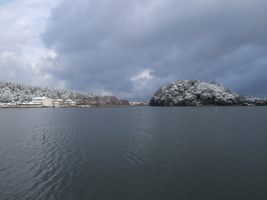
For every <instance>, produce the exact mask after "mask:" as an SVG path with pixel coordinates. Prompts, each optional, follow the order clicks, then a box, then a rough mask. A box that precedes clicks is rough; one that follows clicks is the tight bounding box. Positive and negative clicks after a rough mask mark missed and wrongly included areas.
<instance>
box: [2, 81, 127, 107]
mask: <svg viewBox="0 0 267 200" xmlns="http://www.w3.org/2000/svg"><path fill="white" fill-rule="evenodd" d="M34 97H49V98H52V99H62V100H64V101H65V100H67V99H71V100H73V101H77V102H78V103H79V104H97V105H129V102H128V101H127V100H125V99H118V98H117V97H115V96H106V95H104V96H102V95H95V94H93V93H87V92H81V91H74V90H66V89H54V88H47V87H40V86H32V85H24V84H20V83H13V82H4V81H0V102H2V103H11V102H21V103H22V102H30V101H31V100H32V98H34Z"/></svg>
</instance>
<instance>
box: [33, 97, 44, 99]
mask: <svg viewBox="0 0 267 200" xmlns="http://www.w3.org/2000/svg"><path fill="white" fill-rule="evenodd" d="M46 98H47V97H34V98H32V99H46Z"/></svg>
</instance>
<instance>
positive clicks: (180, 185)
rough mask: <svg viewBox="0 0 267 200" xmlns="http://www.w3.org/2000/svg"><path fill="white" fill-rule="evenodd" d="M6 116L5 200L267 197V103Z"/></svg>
mask: <svg viewBox="0 0 267 200" xmlns="http://www.w3.org/2000/svg"><path fill="white" fill-rule="evenodd" d="M0 117H1V118H0V131H1V132H0V199H1V200H4V199H8V200H10V199H11V200H12V199H34V200H36V199H42V200H43V199H44V200H46V199H51V200H52V199H60V200H61V199H62V200H67V199H75V200H79V199H109V200H110V199H123V200H124V199H153V200H156V199H186V200H191V199H242V200H244V199H267V107H250V108H249V109H248V107H218V110H217V112H215V108H214V107H203V108H202V107H199V108H193V107H176V108H171V107H123V108H62V109H60V108H58V109H0ZM43 134H45V140H43Z"/></svg>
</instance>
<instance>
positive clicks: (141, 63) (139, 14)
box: [41, 0, 267, 100]
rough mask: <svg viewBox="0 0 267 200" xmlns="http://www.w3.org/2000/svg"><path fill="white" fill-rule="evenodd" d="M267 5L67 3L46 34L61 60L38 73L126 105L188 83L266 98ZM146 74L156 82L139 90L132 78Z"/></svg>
mask: <svg viewBox="0 0 267 200" xmlns="http://www.w3.org/2000/svg"><path fill="white" fill-rule="evenodd" d="M266 7H267V2H266V1H262V0H255V1H250V0H243V1H239V0H235V1H223V2H222V1H218V0H215V1H214V0H213V1H211V0H201V1H182V0H180V1H175V0H167V1H156V0H146V1H133V0H131V1H127V2H126V1H119V0H98V1H78V2H77V1H73V0H66V1H62V2H61V3H60V4H59V5H58V6H57V7H56V8H55V9H54V10H53V11H52V13H51V17H50V18H49V19H48V20H47V26H46V29H45V31H44V33H43V34H42V39H43V41H44V44H45V45H46V47H47V48H50V49H54V50H55V51H56V53H57V54H58V57H56V58H55V59H54V60H53V61H51V62H52V63H53V66H54V67H53V68H49V69H47V68H42V69H41V70H42V73H49V74H51V75H52V76H54V78H55V79H58V80H65V81H66V82H67V84H68V87H72V89H78V90H90V91H92V90H96V89H99V90H104V91H110V92H112V93H114V94H123V93H127V94H132V98H131V99H129V100H148V99H149V97H150V96H151V95H152V94H153V93H154V92H155V90H156V89H157V88H158V87H160V86H161V85H162V84H167V83H169V82H172V81H174V80H178V79H189V78H190V79H191V78H195V79H200V80H203V81H211V80H217V81H220V82H222V83H223V84H224V85H226V86H228V87H231V88H233V89H236V90H235V91H236V92H237V93H239V92H242V93H244V94H246V95H250V94H257V95H266V93H264V91H265V90H264V89H262V88H265V89H266V87H265V86H264V85H266V83H267V80H265V79H263V78H262V74H263V73H265V72H266V70H265V68H266V65H267V61H266V55H265V52H266V48H267V36H266V32H267V21H266V19H267V13H266V9H265V8H266ZM257 63H258V64H257ZM146 69H150V70H151V72H150V74H151V75H152V76H153V78H152V79H147V80H146V82H147V84H145V85H143V87H141V85H140V87H137V86H136V83H135V82H134V81H132V79H131V78H132V77H136V76H137V75H138V74H140V73H142V71H144V70H146ZM249 72H251V73H249ZM265 74H266V73H265ZM234 80H236V81H238V84H237V83H236V81H234ZM256 80H257V81H256ZM259 81H260V83H261V84H260V85H259V83H258V82H259ZM247 85H250V87H247ZM119 97H121V98H124V97H123V96H119Z"/></svg>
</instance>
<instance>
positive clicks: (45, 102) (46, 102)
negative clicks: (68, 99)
mask: <svg viewBox="0 0 267 200" xmlns="http://www.w3.org/2000/svg"><path fill="white" fill-rule="evenodd" d="M32 103H33V104H39V105H42V106H53V103H52V99H51V98H48V97H35V98H33V99H32Z"/></svg>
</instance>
